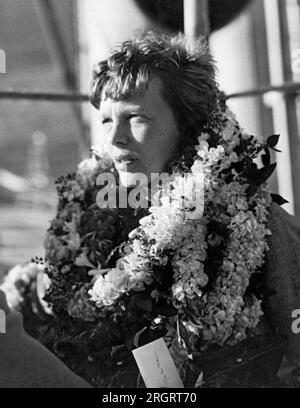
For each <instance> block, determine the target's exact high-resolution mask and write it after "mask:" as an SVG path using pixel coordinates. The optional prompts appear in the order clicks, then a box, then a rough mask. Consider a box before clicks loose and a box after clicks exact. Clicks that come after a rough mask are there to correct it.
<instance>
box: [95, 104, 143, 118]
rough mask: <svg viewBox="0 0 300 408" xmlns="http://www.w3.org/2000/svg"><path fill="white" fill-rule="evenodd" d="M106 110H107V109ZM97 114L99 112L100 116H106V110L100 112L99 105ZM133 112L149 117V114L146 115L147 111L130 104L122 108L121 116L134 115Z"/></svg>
mask: <svg viewBox="0 0 300 408" xmlns="http://www.w3.org/2000/svg"><path fill="white" fill-rule="evenodd" d="M107 110H109V109H107ZM99 112H100V116H103V115H104V116H105V115H107V113H106V112H107V111H106V110H104V111H103V110H101V105H100V109H99ZM134 112H136V113H140V114H145V115H147V116H150V113H148V111H147V110H146V109H145V108H143V107H141V106H139V105H134V104H132V105H126V107H124V108H123V107H122V115H128V114H131V113H134Z"/></svg>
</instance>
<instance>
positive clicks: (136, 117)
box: [129, 115, 147, 124]
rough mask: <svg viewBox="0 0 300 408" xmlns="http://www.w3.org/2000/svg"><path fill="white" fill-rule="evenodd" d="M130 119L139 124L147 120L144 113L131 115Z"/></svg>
mask: <svg viewBox="0 0 300 408" xmlns="http://www.w3.org/2000/svg"><path fill="white" fill-rule="evenodd" d="M129 120H130V122H132V123H137V124H138V123H146V122H147V118H146V116H144V115H130V116H129Z"/></svg>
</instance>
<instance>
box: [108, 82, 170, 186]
mask: <svg viewBox="0 0 300 408" xmlns="http://www.w3.org/2000/svg"><path fill="white" fill-rule="evenodd" d="M103 93H104V92H103ZM161 93H162V83H161V81H160V79H159V78H157V77H154V78H153V79H152V80H151V81H150V83H149V86H148V89H147V91H146V92H145V94H144V95H143V96H139V95H136V96H133V97H130V98H128V99H127V100H122V101H114V100H112V99H110V98H104V97H103V98H102V100H101V104H100V120H101V123H102V126H103V130H104V138H105V145H106V148H107V151H108V154H109V155H110V156H111V158H112V159H113V162H114V165H115V167H116V169H117V171H118V173H119V175H120V181H121V184H123V185H124V186H127V187H130V186H135V185H136V180H137V179H139V177H138V173H142V174H144V175H146V176H147V179H148V182H150V181H151V174H153V173H160V172H162V171H163V170H164V166H165V164H166V163H167V161H168V160H169V159H170V158H172V157H173V156H174V155H175V154H176V152H177V145H178V129H177V125H176V121H175V118H174V115H173V112H172V110H171V108H170V107H169V105H168V104H167V103H166V102H165V101H164V100H163V98H162V96H161Z"/></svg>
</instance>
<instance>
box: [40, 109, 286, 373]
mask: <svg viewBox="0 0 300 408" xmlns="http://www.w3.org/2000/svg"><path fill="white" fill-rule="evenodd" d="M277 140H278V136H276V135H274V136H271V137H270V138H268V140H267V142H266V143H264V144H263V143H259V142H258V140H257V139H255V138H254V137H253V136H250V135H249V134H247V133H246V132H244V131H243V130H242V129H241V128H240V126H239V124H238V122H237V121H236V119H235V117H234V115H233V114H232V113H231V111H230V110H229V109H228V108H226V107H225V106H222V107H220V109H219V111H217V112H216V113H215V115H214V116H213V118H212V119H211V121H210V123H209V125H207V127H206V128H205V129H204V131H203V133H201V134H200V135H199V137H198V144H197V145H196V146H195V150H194V151H192V153H191V154H192V158H193V160H192V162H193V164H192V166H190V167H189V166H187V165H186V162H187V160H186V159H187V157H186V156H185V153H183V154H182V156H181V157H178V158H177V159H176V160H175V161H174V163H172V172H171V174H170V175H169V179H168V181H169V182H168V188H167V189H166V190H164V191H159V192H158V193H157V194H159V205H152V206H150V208H149V209H148V211H145V210H144V209H139V210H137V211H133V210H132V209H130V208H129V209H119V208H111V209H108V208H99V207H98V206H97V204H96V195H97V191H98V190H99V188H98V186H97V182H96V180H97V176H98V175H99V174H100V173H102V172H107V171H110V172H112V173H114V174H115V170H114V169H113V168H112V167H111V162H110V161H109V160H108V161H107V160H106V159H103V158H102V159H101V160H99V157H98V156H97V154H94V155H93V156H92V157H91V158H90V159H87V160H84V161H83V162H82V163H81V164H80V165H79V166H78V170H77V172H76V173H75V174H70V175H68V176H67V177H62V178H60V179H59V180H58V181H57V190H58V195H59V204H58V211H57V215H56V217H55V219H54V220H53V221H52V222H51V226H50V228H49V230H48V232H47V237H46V240H45V248H46V257H47V264H46V268H45V270H46V272H47V274H48V276H49V278H50V287H49V289H48V291H47V295H46V297H45V299H46V300H47V301H48V302H49V303H50V305H51V307H52V310H53V313H54V315H55V316H57V317H58V319H57V324H58V326H59V329H58V330H57V333H56V337H57V339H58V342H57V343H59V339H60V338H63V341H66V340H68V341H70V342H72V344H74V343H75V341H74V339H75V338H76V339H77V340H78V343H80V347H81V348H82V347H83V345H84V347H85V348H84V350H83V351H82V355H88V356H89V359H90V361H93V360H95V359H97V356H98V357H99V354H101V352H102V351H103V350H106V351H103V355H101V358H102V360H101V361H102V362H103V356H106V357H105V358H107V359H108V360H110V359H111V358H112V356H113V355H114V353H115V351H116V350H117V351H119V350H120V348H122V345H124V344H125V345H126V349H127V350H131V349H132V348H133V347H135V346H137V345H140V344H141V343H145V342H147V341H150V340H152V339H155V338H157V337H161V336H163V337H164V338H165V341H166V342H167V344H168V347H169V350H170V352H171V354H172V355H173V358H174V360H175V363H176V364H177V367H178V368H179V369H180V371H181V373H184V370H185V367H186V363H187V358H188V357H192V355H193V353H194V352H204V351H205V350H209V349H210V348H211V347H213V346H224V345H233V344H235V343H237V342H240V341H242V340H244V339H245V338H246V337H247V336H249V334H250V332H251V330H252V329H255V328H256V326H257V324H258V322H259V320H260V317H261V316H262V315H263V311H262V306H261V302H262V296H259V295H257V293H254V292H255V291H253V290H251V286H252V285H251V277H252V276H254V275H257V274H260V273H261V270H260V269H261V268H262V266H263V264H264V254H265V252H266V250H268V245H267V236H268V235H269V234H271V232H270V231H269V230H268V228H266V223H267V218H268V207H269V206H270V204H271V201H272V198H271V194H270V193H269V189H268V187H267V185H266V183H265V181H266V179H267V178H268V177H269V176H270V174H271V173H272V171H273V170H274V168H275V165H274V164H270V154H269V148H274V146H275V145H276V143H277ZM262 152H264V155H263V156H262V161H263V164H264V167H262V168H258V166H257V165H256V164H255V163H254V159H256V158H257V157H258V154H259V153H262ZM199 174H201V175H202V177H203V185H202V188H203V195H204V211H203V214H201V216H200V217H199V218H196V219H191V218H190V217H188V216H187V215H188V214H190V213H191V212H192V210H193V209H194V208H193V207H194V200H195V193H196V192H195V189H194V187H195V186H194V181H195V177H196V178H197V177H199ZM157 197H158V196H157ZM157 197H156V198H157ZM277 197H278V196H277ZM183 198H184V204H183V200H182V199H183ZM156 203H157V201H156ZM145 215H146V216H145ZM74 322H76V324H75V323H74ZM57 350H58V347H56V348H55V349H54V351H56V352H57V353H58V351H57ZM99 350H102V351H99ZM58 354H59V353H58ZM60 356H62V354H60ZM64 357H66V356H65V355H64ZM105 358H104V359H105ZM117 360H118V364H119V363H120V360H122V358H121V357H120V353H119V355H118V358H117ZM123 360H124V361H125V360H126V358H123ZM124 361H121V362H122V363H123V362H124ZM76 367H77V366H76ZM76 367H75V368H74V367H73V368H74V369H75V370H76Z"/></svg>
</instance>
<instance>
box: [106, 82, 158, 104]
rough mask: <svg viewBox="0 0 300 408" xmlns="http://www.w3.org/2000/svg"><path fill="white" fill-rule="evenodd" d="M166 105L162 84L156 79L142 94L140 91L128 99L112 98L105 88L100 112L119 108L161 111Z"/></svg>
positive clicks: (133, 93)
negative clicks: (115, 107) (113, 107)
mask: <svg viewBox="0 0 300 408" xmlns="http://www.w3.org/2000/svg"><path fill="white" fill-rule="evenodd" d="M165 104H166V103H165V102H164V100H163V98H162V82H161V80H160V79H159V78H158V77H154V78H153V79H151V81H150V82H149V85H148V87H147V89H146V90H145V91H144V92H143V94H141V92H140V91H139V90H136V92H135V91H133V92H132V93H131V94H130V95H129V96H128V97H123V98H122V97H120V98H117V99H115V98H111V97H110V96H109V93H108V92H107V89H106V88H105V87H104V88H103V90H102V93H101V103H100V111H103V110H106V109H110V108H111V107H112V106H116V105H117V106H119V107H122V108H124V109H128V110H136V109H142V110H153V111H156V110H157V109H161V108H163V107H164V105H165Z"/></svg>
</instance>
